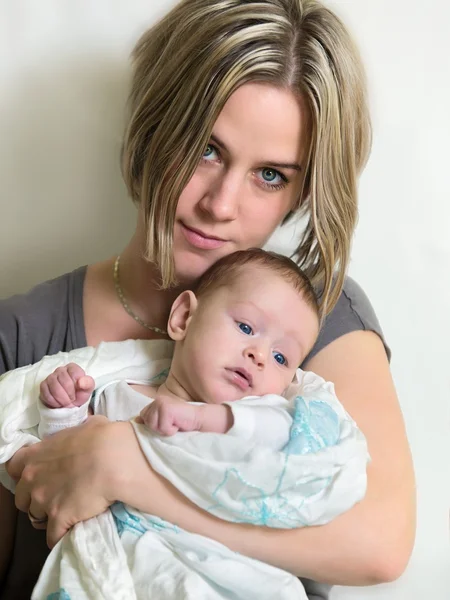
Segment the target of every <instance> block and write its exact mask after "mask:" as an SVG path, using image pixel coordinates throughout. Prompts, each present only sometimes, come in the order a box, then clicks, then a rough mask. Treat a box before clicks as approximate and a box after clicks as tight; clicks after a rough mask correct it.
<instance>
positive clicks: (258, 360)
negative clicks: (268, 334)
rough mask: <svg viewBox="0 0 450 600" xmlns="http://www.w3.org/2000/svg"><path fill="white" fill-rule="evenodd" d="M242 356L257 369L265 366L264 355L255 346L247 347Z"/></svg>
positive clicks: (261, 350) (262, 351) (260, 349)
mask: <svg viewBox="0 0 450 600" xmlns="http://www.w3.org/2000/svg"><path fill="white" fill-rule="evenodd" d="M244 355H245V356H246V358H249V359H250V360H251V361H252V362H253V363H254V364H255V365H256V366H257V367H258V369H262V368H264V366H265V364H266V353H265V352H264V350H263V349H262V348H259V347H258V346H256V345H253V346H249V347H248V348H246V349H245V350H244Z"/></svg>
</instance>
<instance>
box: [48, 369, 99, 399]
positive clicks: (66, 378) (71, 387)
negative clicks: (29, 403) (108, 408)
mask: <svg viewBox="0 0 450 600" xmlns="http://www.w3.org/2000/svg"><path fill="white" fill-rule="evenodd" d="M94 388H95V382H94V380H93V379H92V377H89V376H88V375H86V373H85V372H84V370H83V369H82V368H81V367H80V366H78V365H76V364H75V363H69V364H68V365H66V366H65V367H58V368H57V369H56V370H55V371H54V372H53V373H52V374H51V375H49V376H48V377H47V378H46V379H45V380H44V381H43V382H42V383H41V386H40V398H41V401H42V402H43V404H45V406H48V407H49V408H73V407H75V406H82V405H83V404H85V403H86V402H87V401H88V400H89V397H90V396H91V394H92V392H93V391H94Z"/></svg>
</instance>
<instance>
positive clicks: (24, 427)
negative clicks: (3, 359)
mask: <svg viewBox="0 0 450 600" xmlns="http://www.w3.org/2000/svg"><path fill="white" fill-rule="evenodd" d="M172 352H173V342H168V341H167V340H126V341H124V342H105V343H101V344H99V346H97V347H96V348H92V347H86V348H79V349H76V350H72V351H71V352H59V353H58V354H55V355H54V356H45V357H44V358H43V359H42V360H40V361H39V362H37V363H36V364H34V365H28V366H25V367H21V368H19V369H15V370H14V371H8V372H7V373H4V374H3V375H2V376H0V482H1V483H2V484H4V485H5V487H7V488H8V489H10V490H11V489H13V488H14V483H13V481H12V479H11V478H10V477H9V476H8V474H7V473H6V470H5V467H4V464H5V463H6V462H7V461H8V460H9V459H10V458H11V457H12V456H13V455H14V454H15V453H16V452H17V450H19V449H20V448H22V447H23V446H27V445H30V444H35V443H36V442H39V441H40V438H39V433H38V424H39V418H40V415H39V410H38V404H37V401H38V398H39V386H40V384H41V382H42V381H44V379H45V378H46V377H48V375H50V374H51V373H53V371H54V370H55V369H56V368H58V367H62V366H64V365H67V364H68V363H70V362H74V363H77V364H78V365H80V367H82V368H83V369H84V370H85V371H86V372H87V373H88V374H89V375H91V376H92V377H93V378H94V379H95V382H96V386H101V385H103V384H105V383H107V382H108V381H112V380H116V379H128V380H136V381H147V382H149V383H154V384H155V385H156V384H157V383H162V381H163V380H164V379H165V377H166V376H167V371H168V368H169V366H170V360H171V357H172Z"/></svg>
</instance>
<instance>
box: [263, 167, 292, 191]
mask: <svg viewBox="0 0 450 600" xmlns="http://www.w3.org/2000/svg"><path fill="white" fill-rule="evenodd" d="M256 173H261V178H257V179H258V183H259V185H261V186H262V187H264V188H266V189H269V190H282V189H283V188H285V187H286V186H287V184H288V183H289V180H288V178H287V177H286V175H284V174H283V173H280V171H277V170H276V169H271V168H270V167H264V168H262V169H258V170H257V171H255V175H256Z"/></svg>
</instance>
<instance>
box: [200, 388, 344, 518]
mask: <svg viewBox="0 0 450 600" xmlns="http://www.w3.org/2000/svg"><path fill="white" fill-rule="evenodd" d="M339 435H340V423H339V416H338V415H337V414H336V412H335V411H334V410H333V408H332V407H331V406H330V405H329V404H328V403H326V402H323V401H321V400H309V401H308V402H306V401H305V399H304V398H303V397H302V396H297V397H296V398H295V402H294V415H293V422H292V425H291V430H290V433H289V441H288V443H287V444H286V446H285V447H284V448H283V450H282V453H283V454H284V460H283V463H282V466H281V468H280V474H279V477H278V480H277V481H276V485H275V487H274V489H272V490H271V491H270V490H265V489H263V488H261V487H260V486H258V485H255V484H254V483H252V482H251V481H248V480H246V479H245V478H244V477H243V476H242V474H241V473H240V472H239V470H238V469H235V468H231V469H227V471H226V472H225V476H224V478H223V480H222V482H221V483H220V484H219V485H218V486H217V488H216V489H215V490H214V492H213V494H212V495H213V498H214V499H215V500H216V503H215V504H214V505H212V506H210V507H209V508H208V511H209V512H211V513H213V514H214V513H217V511H218V509H225V511H226V512H228V514H229V513H230V510H229V509H228V508H227V506H226V505H225V503H223V502H221V500H220V495H221V492H224V493H225V494H227V489H228V490H236V487H237V486H238V487H240V488H241V490H242V491H241V493H240V494H239V504H240V510H239V511H236V513H235V514H234V517H235V518H234V519H233V520H234V521H235V522H237V523H250V524H252V525H265V526H266V527H276V528H286V529H291V528H294V527H302V526H305V525H308V524H309V523H308V522H307V521H306V520H305V519H304V518H303V517H302V514H303V513H302V509H303V506H304V505H305V503H306V502H307V501H308V499H309V498H311V497H312V496H316V495H317V494H318V493H321V492H322V491H323V490H324V489H325V488H327V487H328V485H329V484H330V482H331V480H332V478H331V477H317V478H315V479H311V480H308V482H307V485H308V488H309V489H310V493H309V494H305V493H303V494H300V497H301V498H300V500H298V496H297V499H296V501H295V502H293V501H292V497H291V498H289V497H287V494H286V493H282V492H280V490H281V488H282V485H283V480H284V478H285V475H286V469H287V468H288V462H289V457H290V456H292V455H306V454H310V453H316V452H318V451H320V450H321V449H323V448H327V447H330V446H334V445H336V444H337V443H338V442H339ZM292 487H296V483H295V482H294V484H293V485H291V488H292ZM242 488H243V489H242ZM227 495H228V494H227ZM230 495H233V494H232V493H231V494H230Z"/></svg>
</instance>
